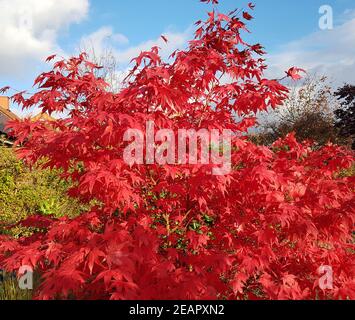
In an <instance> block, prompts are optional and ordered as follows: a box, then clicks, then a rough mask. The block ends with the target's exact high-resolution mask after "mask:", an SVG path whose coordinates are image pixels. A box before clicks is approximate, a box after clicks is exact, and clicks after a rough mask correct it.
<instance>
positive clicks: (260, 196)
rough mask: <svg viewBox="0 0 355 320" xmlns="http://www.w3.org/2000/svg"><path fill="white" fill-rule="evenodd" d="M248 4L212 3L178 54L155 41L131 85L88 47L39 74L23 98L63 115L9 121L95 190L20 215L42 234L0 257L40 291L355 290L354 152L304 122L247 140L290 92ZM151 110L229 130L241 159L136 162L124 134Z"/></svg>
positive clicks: (184, 122)
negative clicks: (268, 137) (279, 135)
mask: <svg viewBox="0 0 355 320" xmlns="http://www.w3.org/2000/svg"><path fill="white" fill-rule="evenodd" d="M205 2H208V1H205ZM212 2H213V3H215V4H216V3H217V1H212ZM252 8H253V5H252V4H250V5H249V9H248V10H250V9H252ZM236 12H237V11H235V12H232V13H230V14H229V15H224V14H221V13H218V12H217V11H214V12H211V13H209V17H208V20H207V21H205V22H198V23H197V31H196V34H195V38H194V39H193V40H191V41H190V43H189V47H188V48H187V49H186V50H185V51H177V52H175V53H173V55H172V57H171V58H170V59H169V60H168V62H164V60H163V59H162V58H161V57H160V55H159V48H156V47H155V48H152V49H151V51H148V52H142V53H141V54H140V56H139V57H137V58H136V59H134V61H133V62H134V67H133V68H132V71H131V73H130V75H129V76H128V78H127V80H126V86H125V87H124V88H123V89H122V90H121V91H120V92H119V93H112V92H109V91H108V90H106V87H107V84H106V83H105V82H104V80H103V79H100V78H97V77H95V75H94V74H95V72H94V71H95V69H96V68H98V66H96V65H93V64H92V63H90V62H89V61H87V57H86V55H85V54H81V55H80V56H79V57H73V58H70V59H68V60H63V61H57V62H55V64H54V68H53V70H52V71H50V72H47V73H44V74H42V75H40V76H39V77H38V78H37V79H36V81H35V84H36V85H37V86H38V87H39V90H38V92H37V93H36V94H34V95H31V96H30V97H27V98H25V97H24V95H23V94H17V95H15V96H14V100H15V101H16V102H18V103H20V104H21V105H22V106H23V107H24V108H31V107H33V106H39V107H40V108H41V110H42V112H43V113H52V112H63V113H64V114H65V115H66V116H65V117H62V118H60V119H58V120H57V121H55V122H51V123H47V122H35V123H33V122H31V121H29V120H23V121H17V122H14V123H12V133H13V134H14V135H15V136H16V137H17V144H18V146H20V147H19V150H18V153H19V155H20V157H21V158H22V159H24V160H26V161H27V162H29V163H34V162H36V161H37V160H39V159H41V158H44V157H45V158H47V159H48V162H47V166H49V167H56V168H61V169H62V170H63V178H64V179H68V180H70V181H72V182H73V185H74V187H73V188H72V189H71V190H70V195H71V196H72V197H75V198H79V199H80V200H81V201H83V202H89V201H91V200H93V199H95V200H96V203H97V205H96V206H95V207H93V208H92V209H91V211H90V212H87V213H86V214H83V215H81V216H80V217H78V218H75V219H69V218H61V219H54V218H48V217H46V218H43V217H36V216H34V217H32V218H31V219H30V220H28V221H24V224H25V225H27V226H37V227H40V229H41V232H37V233H35V234H34V235H33V236H31V237H29V238H22V239H19V240H12V239H9V238H2V243H1V246H0V252H1V259H0V264H1V265H3V266H5V267H6V268H7V269H8V270H9V271H10V270H17V269H18V268H19V267H20V266H21V265H24V264H25V265H31V266H33V267H34V268H35V270H36V272H38V273H39V274H40V275H41V279H42V283H41V286H40V287H39V288H38V290H37V292H36V297H37V298H38V299H70V298H76V299H326V298H334V299H339V298H342V299H346V298H355V282H354V279H355V269H354V244H353V239H352V231H353V226H354V222H355V212H354V207H355V206H354V193H353V192H354V178H353V177H343V175H341V171H342V170H343V169H347V168H349V167H351V165H352V164H353V162H354V157H353V154H351V153H350V152H349V151H346V150H344V149H342V148H340V147H338V146H335V145H328V146H326V147H324V148H322V149H316V148H313V147H312V145H311V144H300V143H298V142H297V141H296V139H295V137H294V136H293V135H289V136H288V137H287V138H286V139H284V140H280V141H277V142H276V143H275V144H274V145H273V147H272V148H267V147H262V146H256V145H254V144H253V143H251V142H249V141H248V140H247V139H246V137H245V133H246V131H247V130H248V128H249V127H251V126H254V125H255V122H256V118H255V114H256V113H257V112H259V111H263V110H266V109H267V108H268V107H272V108H276V107H277V106H278V105H280V104H282V102H283V100H284V99H285V98H286V97H287V92H288V90H287V88H286V87H284V86H283V85H281V84H280V83H279V82H278V81H276V80H268V79H265V78H264V76H263V73H264V71H265V69H266V65H265V63H264V60H263V59H262V56H263V54H264V52H263V48H262V46H261V45H259V44H256V45H249V44H247V43H245V42H244V41H243V40H242V32H243V31H246V30H247V29H246V25H245V23H246V20H250V19H251V15H250V14H249V13H247V12H245V13H244V14H243V13H242V14H241V15H242V17H241V18H239V17H238V16H239V13H236ZM54 58H55V57H54V56H53V57H50V59H49V60H51V59H54ZM290 70H291V71H289V76H292V77H296V78H298V77H297V75H298V71H299V70H300V69H295V68H293V69H290ZM237 116H239V117H237ZM241 117H242V118H243V120H237V119H240V118H241ZM148 120H152V121H154V122H155V124H156V126H157V127H159V128H169V129H174V130H176V131H177V129H180V128H188V129H190V128H192V129H199V128H208V129H219V130H222V129H225V128H227V129H231V130H233V132H235V135H234V136H233V143H232V145H233V147H232V162H233V171H232V172H231V173H230V174H227V175H224V176H215V175H212V174H211V169H212V168H211V165H165V166H160V165H133V166H129V165H127V164H126V163H125V162H124V161H123V150H124V147H125V145H126V143H124V142H123V141H124V140H123V136H124V133H125V131H126V130H127V129H129V128H138V129H142V130H143V131H144V130H145V123H146V121H148ZM323 265H329V266H331V267H332V268H333V272H334V283H333V286H334V288H333V290H321V289H320V288H319V286H318V281H319V278H320V276H321V275H319V273H318V270H319V268H320V267H321V266H323Z"/></svg>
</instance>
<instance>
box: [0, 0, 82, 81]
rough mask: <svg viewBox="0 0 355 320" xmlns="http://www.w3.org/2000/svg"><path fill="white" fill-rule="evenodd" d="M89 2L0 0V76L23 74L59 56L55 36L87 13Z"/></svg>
mask: <svg viewBox="0 0 355 320" xmlns="http://www.w3.org/2000/svg"><path fill="white" fill-rule="evenodd" d="M88 11H89V0H60V1H58V0H0V34H1V41H0V74H1V75H3V76H6V75H12V76H14V75H15V74H22V75H23V74H25V72H24V71H25V70H27V69H30V68H33V64H34V62H39V61H41V60H43V58H45V57H46V56H48V55H50V54H52V53H60V52H62V50H61V49H60V47H59V45H58V43H57V38H58V33H59V32H60V31H63V30H65V29H67V28H68V27H69V26H70V25H71V24H73V23H79V22H80V21H82V20H83V19H84V18H85V17H86V16H87V14H88Z"/></svg>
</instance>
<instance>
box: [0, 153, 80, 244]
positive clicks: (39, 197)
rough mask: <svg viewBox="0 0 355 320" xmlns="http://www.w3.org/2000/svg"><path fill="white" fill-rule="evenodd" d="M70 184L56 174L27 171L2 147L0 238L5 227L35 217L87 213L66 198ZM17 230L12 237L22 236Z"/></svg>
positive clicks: (22, 230) (38, 170) (0, 155)
mask: <svg viewBox="0 0 355 320" xmlns="http://www.w3.org/2000/svg"><path fill="white" fill-rule="evenodd" d="M69 187H70V185H69V183H68V182H66V181H63V180H62V179H60V178H59V173H58V172H57V171H55V170H49V169H41V168H40V166H36V167H34V168H32V169H30V168H28V167H27V166H26V165H24V164H23V162H22V161H19V160H18V159H17V157H16V155H15V153H14V151H13V150H12V149H9V148H4V147H0V225H1V227H0V234H1V233H2V234H3V233H6V232H7V230H6V229H5V227H4V225H9V224H15V223H17V222H19V221H21V220H23V219H25V218H26V217H28V216H30V215H34V214H41V215H53V216H55V217H61V216H64V215H67V216H76V215H78V214H80V213H81V212H82V211H83V210H85V208H84V206H83V205H82V204H80V203H79V202H78V201H75V200H74V199H71V198H69V197H68V196H67V195H66V192H67V190H68V188H69ZM23 232H24V229H21V228H15V229H14V230H13V231H12V235H14V236H16V237H17V236H21V235H23Z"/></svg>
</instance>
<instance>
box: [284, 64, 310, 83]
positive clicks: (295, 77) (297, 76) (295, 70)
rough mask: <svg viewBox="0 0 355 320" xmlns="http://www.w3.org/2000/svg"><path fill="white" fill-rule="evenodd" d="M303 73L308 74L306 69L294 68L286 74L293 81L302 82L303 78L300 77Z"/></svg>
mask: <svg viewBox="0 0 355 320" xmlns="http://www.w3.org/2000/svg"><path fill="white" fill-rule="evenodd" d="M301 72H303V73H307V71H306V70H304V69H301V68H296V67H292V68H290V69H289V70H288V71H286V74H287V76H288V77H290V78H291V79H292V80H300V79H302V76H301V75H300V73H301Z"/></svg>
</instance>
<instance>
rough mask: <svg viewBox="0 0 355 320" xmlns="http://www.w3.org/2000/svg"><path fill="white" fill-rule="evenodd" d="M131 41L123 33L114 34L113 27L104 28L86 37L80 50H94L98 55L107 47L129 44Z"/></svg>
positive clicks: (82, 40) (83, 38)
mask: <svg viewBox="0 0 355 320" xmlns="http://www.w3.org/2000/svg"><path fill="white" fill-rule="evenodd" d="M128 43H129V40H128V39H127V37H126V36H125V35H123V34H121V33H114V31H113V28H112V27H102V28H100V29H99V30H97V31H95V32H94V33H91V34H90V35H87V36H84V37H82V39H81V43H80V48H88V49H94V50H95V52H96V53H97V54H102V53H103V52H104V50H106V49H107V47H113V46H117V45H125V44H128Z"/></svg>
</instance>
